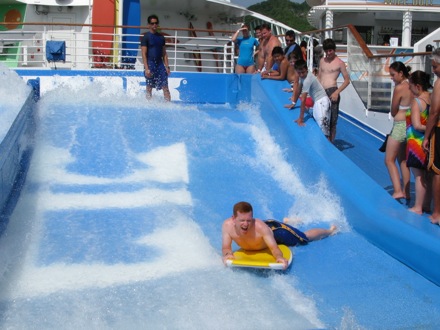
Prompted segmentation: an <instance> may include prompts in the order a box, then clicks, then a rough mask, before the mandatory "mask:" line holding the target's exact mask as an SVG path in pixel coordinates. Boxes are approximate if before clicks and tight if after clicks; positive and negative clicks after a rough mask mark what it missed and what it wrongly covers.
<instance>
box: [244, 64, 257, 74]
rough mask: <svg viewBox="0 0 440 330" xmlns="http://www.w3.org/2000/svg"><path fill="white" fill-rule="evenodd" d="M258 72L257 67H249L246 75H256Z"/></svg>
mask: <svg viewBox="0 0 440 330" xmlns="http://www.w3.org/2000/svg"><path fill="white" fill-rule="evenodd" d="M256 71H257V68H256V67H255V65H249V66H248V67H247V68H246V73H255V72H256Z"/></svg>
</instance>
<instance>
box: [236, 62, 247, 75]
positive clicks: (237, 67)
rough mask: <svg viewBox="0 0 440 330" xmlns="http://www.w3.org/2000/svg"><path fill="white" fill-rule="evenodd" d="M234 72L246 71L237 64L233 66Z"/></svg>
mask: <svg viewBox="0 0 440 330" xmlns="http://www.w3.org/2000/svg"><path fill="white" fill-rule="evenodd" d="M235 73H246V70H245V68H244V67H243V66H242V65H240V64H237V65H236V66H235Z"/></svg>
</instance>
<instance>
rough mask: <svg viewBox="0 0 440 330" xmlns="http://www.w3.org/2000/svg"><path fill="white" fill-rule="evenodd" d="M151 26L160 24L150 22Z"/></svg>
mask: <svg viewBox="0 0 440 330" xmlns="http://www.w3.org/2000/svg"><path fill="white" fill-rule="evenodd" d="M150 24H151V25H158V24H159V22H150Z"/></svg>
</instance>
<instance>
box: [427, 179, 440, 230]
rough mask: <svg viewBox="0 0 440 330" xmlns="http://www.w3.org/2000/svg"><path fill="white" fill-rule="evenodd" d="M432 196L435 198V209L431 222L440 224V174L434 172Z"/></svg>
mask: <svg viewBox="0 0 440 330" xmlns="http://www.w3.org/2000/svg"><path fill="white" fill-rule="evenodd" d="M432 197H433V199H434V210H433V211H432V215H431V216H430V217H429V218H430V219H431V223H433V224H436V225H440V175H439V174H434V175H433V178H432Z"/></svg>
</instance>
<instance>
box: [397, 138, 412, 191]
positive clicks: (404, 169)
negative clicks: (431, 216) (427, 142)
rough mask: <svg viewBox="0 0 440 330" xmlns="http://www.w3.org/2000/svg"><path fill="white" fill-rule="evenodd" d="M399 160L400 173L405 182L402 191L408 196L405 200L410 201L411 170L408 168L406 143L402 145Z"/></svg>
mask: <svg viewBox="0 0 440 330" xmlns="http://www.w3.org/2000/svg"><path fill="white" fill-rule="evenodd" d="M397 160H398V162H399V166H400V173H401V174H402V182H403V187H402V190H403V193H404V195H405V196H406V197H405V198H406V199H407V200H408V199H410V197H411V194H410V181H411V171H410V170H409V168H408V166H406V142H404V143H401V144H400V149H399V153H398V155H397Z"/></svg>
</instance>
